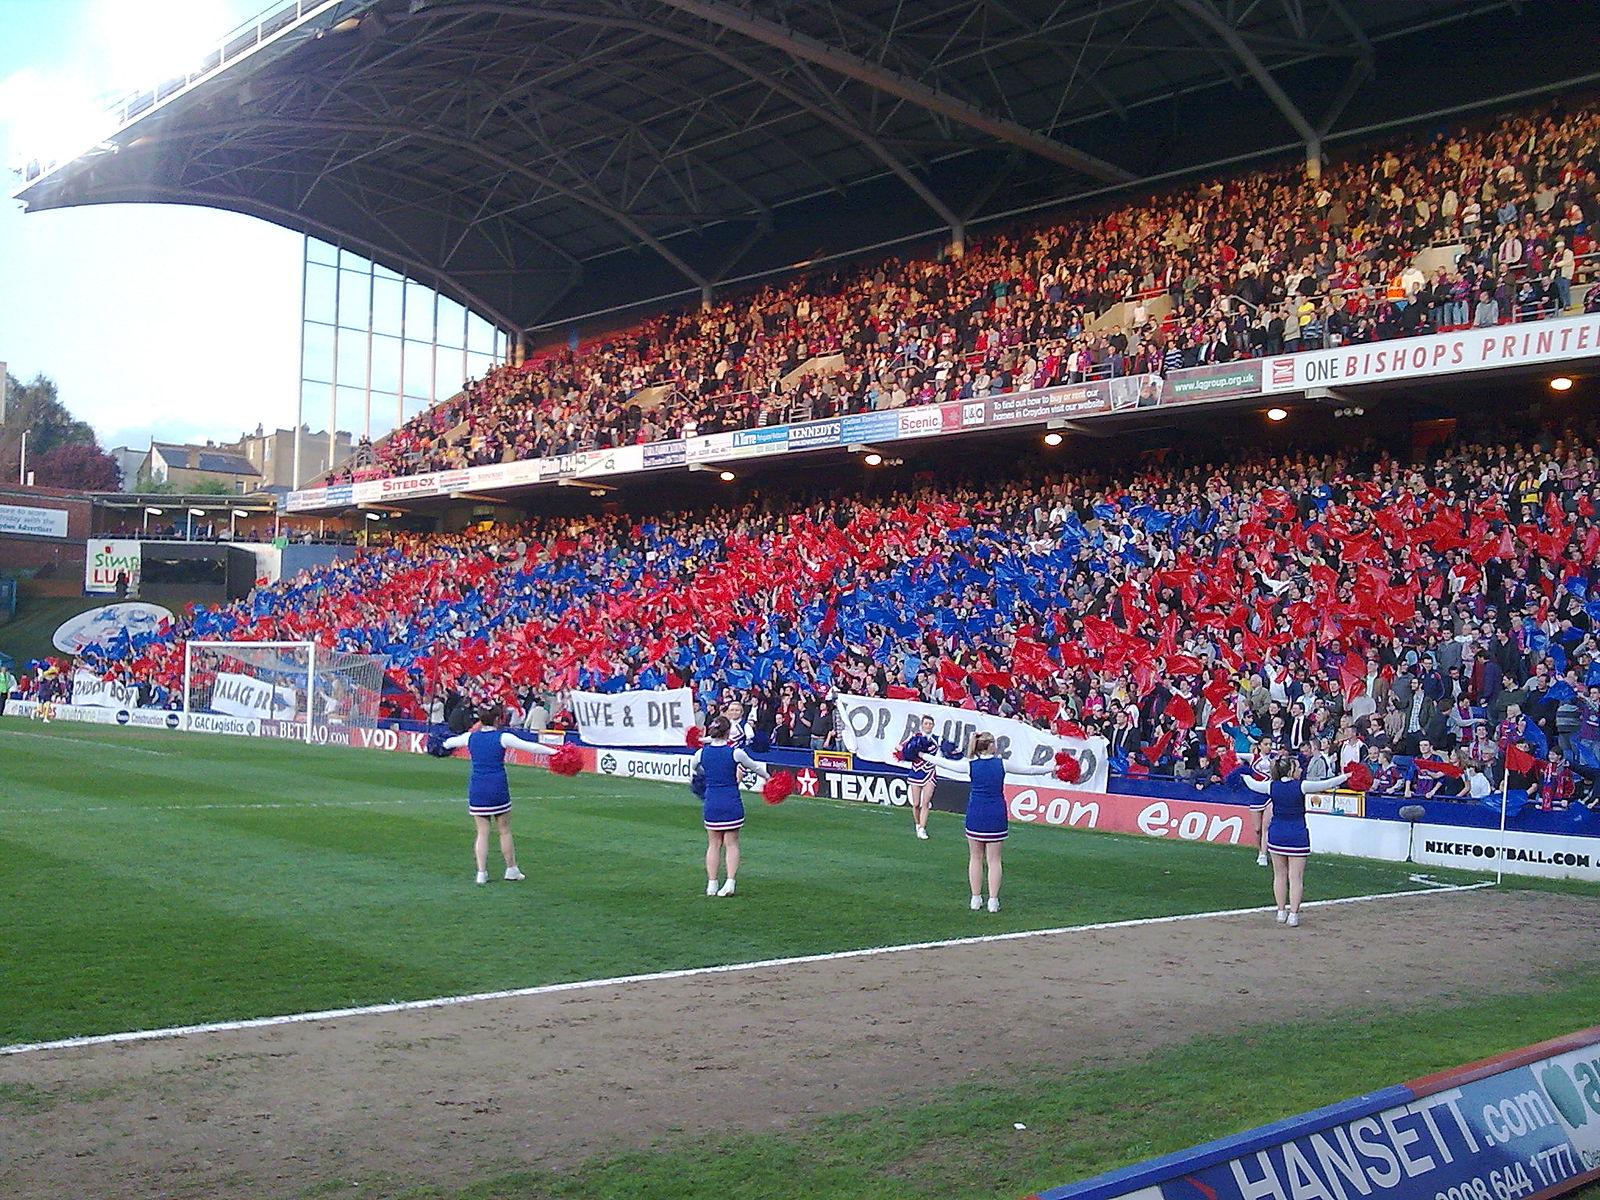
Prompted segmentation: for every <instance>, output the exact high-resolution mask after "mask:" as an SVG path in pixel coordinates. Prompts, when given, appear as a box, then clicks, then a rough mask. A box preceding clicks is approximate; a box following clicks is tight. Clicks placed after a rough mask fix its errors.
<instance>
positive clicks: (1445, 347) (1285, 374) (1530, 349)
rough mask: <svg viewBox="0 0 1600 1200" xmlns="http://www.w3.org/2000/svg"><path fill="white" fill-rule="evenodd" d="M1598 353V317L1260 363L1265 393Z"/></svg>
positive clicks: (1403, 340)
mask: <svg viewBox="0 0 1600 1200" xmlns="http://www.w3.org/2000/svg"><path fill="white" fill-rule="evenodd" d="M1597 353H1600V315H1594V314H1590V315H1588V316H1582V317H1567V318H1564V319H1562V320H1559V321H1528V322H1525V323H1523V324H1519V325H1498V326H1496V327H1495V328H1493V329H1467V330H1463V331H1461V332H1459V333H1436V334H1432V335H1430V336H1428V337H1415V338H1398V339H1396V340H1395V341H1392V342H1364V343H1362V344H1360V345H1356V346H1343V347H1340V348H1339V349H1337V350H1311V351H1308V352H1306V353H1304V354H1291V355H1284V356H1283V357H1281V358H1269V359H1267V360H1266V361H1265V362H1264V363H1263V364H1262V369H1261V390H1262V391H1263V392H1268V393H1271V392H1296V391H1301V390H1303V389H1305V388H1308V387H1334V386H1343V387H1348V386H1350V385H1352V384H1358V383H1382V382H1384V381H1385V380H1389V379H1410V378H1415V377H1417V376H1421V375H1448V374H1454V373H1455V372H1458V371H1489V370H1494V369H1495V368H1497V367H1519V366H1527V365H1532V364H1536V363H1548V362H1561V361H1564V360H1568V359H1578V358H1592V357H1594V355H1595V354H1597Z"/></svg>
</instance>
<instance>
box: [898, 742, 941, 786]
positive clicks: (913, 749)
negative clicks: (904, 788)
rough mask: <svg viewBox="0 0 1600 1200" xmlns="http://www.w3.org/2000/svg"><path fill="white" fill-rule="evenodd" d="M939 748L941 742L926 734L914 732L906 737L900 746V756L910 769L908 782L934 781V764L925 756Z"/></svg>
mask: <svg viewBox="0 0 1600 1200" xmlns="http://www.w3.org/2000/svg"><path fill="white" fill-rule="evenodd" d="M938 748H939V743H938V742H936V741H934V740H933V739H932V738H931V737H928V736H927V735H926V734H921V733H918V734H914V735H913V736H911V737H909V738H907V739H906V741H905V744H904V745H902V746H901V747H900V757H901V759H902V760H903V761H904V762H905V764H906V767H907V769H908V775H907V779H906V782H907V783H911V784H922V783H932V782H933V780H934V774H935V770H934V765H933V763H932V762H931V761H930V760H929V759H927V758H924V757H923V755H925V754H932V753H933V752H934V751H935V750H937V749H938Z"/></svg>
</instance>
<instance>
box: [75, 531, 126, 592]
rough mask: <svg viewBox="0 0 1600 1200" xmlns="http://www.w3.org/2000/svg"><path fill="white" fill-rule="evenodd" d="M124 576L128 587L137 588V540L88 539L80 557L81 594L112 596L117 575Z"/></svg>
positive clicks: (115, 586)
mask: <svg viewBox="0 0 1600 1200" xmlns="http://www.w3.org/2000/svg"><path fill="white" fill-rule="evenodd" d="M119 575H123V576H126V577H127V578H126V580H125V581H124V582H125V583H126V584H127V587H128V590H129V591H132V592H136V591H138V590H139V543H138V542H136V541H132V542H130V541H115V542H90V543H89V545H88V547H87V550H86V552H85V554H84V558H83V591H84V595H111V594H113V593H115V592H116V590H117V576H119Z"/></svg>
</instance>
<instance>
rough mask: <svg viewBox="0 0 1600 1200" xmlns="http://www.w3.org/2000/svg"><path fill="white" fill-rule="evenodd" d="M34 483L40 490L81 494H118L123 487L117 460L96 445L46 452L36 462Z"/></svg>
mask: <svg viewBox="0 0 1600 1200" xmlns="http://www.w3.org/2000/svg"><path fill="white" fill-rule="evenodd" d="M34 463H35V465H34V467H33V470H34V482H35V483H37V484H38V485H39V486H40V487H55V488H72V489H75V490H77V491H81V492H114V491H116V490H117V489H118V488H120V487H121V486H122V470H121V468H119V467H118V466H117V460H116V459H114V458H112V457H111V456H110V455H109V454H104V453H102V452H101V450H100V448H99V447H98V446H96V445H95V444H94V443H93V442H90V443H89V444H88V445H85V444H84V443H82V442H68V443H67V444H65V445H61V446H55V447H52V448H51V449H49V450H46V451H45V452H44V453H43V454H41V455H39V457H38V459H36V460H34Z"/></svg>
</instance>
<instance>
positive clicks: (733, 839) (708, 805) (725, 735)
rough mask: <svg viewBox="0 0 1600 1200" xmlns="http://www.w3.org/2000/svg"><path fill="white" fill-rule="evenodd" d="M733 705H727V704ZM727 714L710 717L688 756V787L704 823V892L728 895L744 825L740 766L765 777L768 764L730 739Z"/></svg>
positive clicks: (737, 868) (735, 868) (737, 862)
mask: <svg viewBox="0 0 1600 1200" xmlns="http://www.w3.org/2000/svg"><path fill="white" fill-rule="evenodd" d="M733 707H735V706H734V705H729V708H730V709H731V708H733ZM728 739H729V721H728V718H727V717H712V718H711V720H710V722H709V723H708V724H707V725H706V740H705V742H703V743H702V744H701V746H700V749H698V750H696V751H695V752H694V757H693V758H692V759H691V760H690V765H689V776H690V779H691V780H692V781H693V782H692V783H691V785H690V786H691V787H693V788H694V790H695V792H696V793H697V794H698V795H699V796H700V799H701V802H702V804H703V806H704V819H705V826H706V895H708V896H731V895H733V891H734V886H735V885H734V877H735V876H736V875H738V873H739V829H740V827H741V826H743V825H744V800H743V799H742V798H741V797H740V795H739V770H740V768H741V767H742V768H743V769H745V770H746V771H751V772H753V773H754V774H756V775H758V776H760V777H761V778H762V779H763V780H764V779H766V778H767V768H766V767H765V766H764V765H763V764H761V763H759V762H757V761H756V760H755V759H753V758H751V757H750V756H749V755H748V754H746V753H745V752H744V751H743V750H742V749H740V748H739V747H737V746H734V745H732V744H731V743H730V742H729V740H728ZM724 862H725V863H726V865H727V877H726V882H724V883H723V884H722V885H721V886H720V887H719V886H717V873H718V868H719V867H720V866H722V865H723V863H724Z"/></svg>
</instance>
